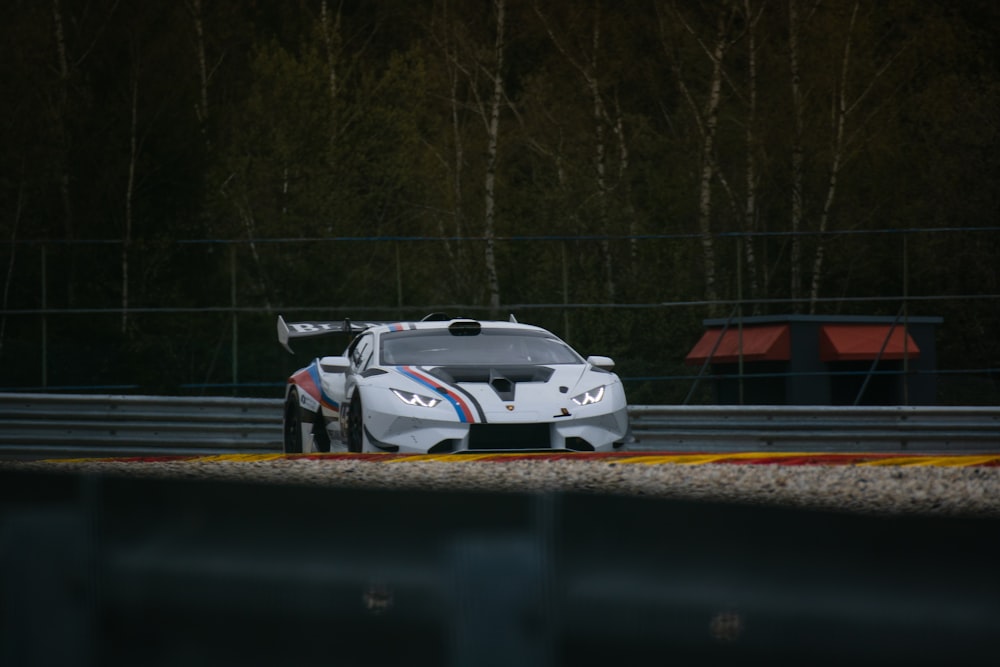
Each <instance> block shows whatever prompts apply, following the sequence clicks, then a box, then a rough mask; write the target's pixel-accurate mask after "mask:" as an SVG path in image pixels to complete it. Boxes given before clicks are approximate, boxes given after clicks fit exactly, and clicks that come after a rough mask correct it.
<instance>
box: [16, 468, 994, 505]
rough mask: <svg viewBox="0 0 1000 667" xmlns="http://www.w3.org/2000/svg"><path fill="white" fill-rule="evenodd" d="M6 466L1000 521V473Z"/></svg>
mask: <svg viewBox="0 0 1000 667" xmlns="http://www.w3.org/2000/svg"><path fill="white" fill-rule="evenodd" d="M0 467H2V468H16V469H26V470H44V471H47V472H52V471H63V472H67V473H70V472H73V473H81V472H85V473H98V474H105V475H126V476H132V477H137V476H153V477H161V478H178V479H188V480H190V479H206V480H209V479H210V480H231V481H241V482H251V483H280V484H306V485H320V486H329V487H340V488H386V489H412V490H425V491H449V490H462V491H484V492H519V493H523V492H573V493H591V494H620V495H630V496H640V497H650V498H676V499H686V500H705V501H720V502H734V503H740V504H758V505H775V506H791V507H804V508H812V509H823V510H833V511H843V512H856V513H868V514H888V515H901V514H918V515H943V516H989V517H1000V467H978V466H960V467H955V466H949V467H939V466H898V465H891V466H877V465H857V464H854V465H795V466H786V465H774V464H748V465H739V464H724V463H723V464H700V465H691V464H677V463H657V464H643V463H634V462H633V463H623V462H616V461H613V460H580V461H574V460H572V459H555V460H545V459H536V460H530V459H528V460H525V459H517V460H510V461H461V460H454V461H451V460H449V461H440V460H415V461H406V460H405V459H397V460H393V461H385V462H373V461H369V460H363V459H355V458H349V457H347V458H341V457H336V456H330V457H318V458H283V457H275V458H262V457H246V458H240V457H220V458H218V459H213V458H199V459H195V460H177V461H165V462H164V461H158V462H146V461H99V460H91V461H73V462H70V461H65V462H18V463H10V462H6V463H4V462H0Z"/></svg>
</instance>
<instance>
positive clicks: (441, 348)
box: [380, 329, 583, 366]
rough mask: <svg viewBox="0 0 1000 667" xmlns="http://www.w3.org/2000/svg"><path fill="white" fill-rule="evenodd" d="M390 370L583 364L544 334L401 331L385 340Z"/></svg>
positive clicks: (384, 352)
mask: <svg viewBox="0 0 1000 667" xmlns="http://www.w3.org/2000/svg"><path fill="white" fill-rule="evenodd" d="M380 346H381V355H382V363H383V364H385V365H387V366H405V365H411V364H412V365H422V366H446V365H469V364H474V365H483V364H490V365H508V364H509V365H517V364H580V363H583V360H582V359H581V358H580V355H578V354H577V353H576V352H574V351H573V350H572V348H570V347H569V346H568V345H567V344H566V343H564V342H563V341H561V340H559V339H558V338H556V337H555V336H553V335H551V334H546V333H542V332H537V333H536V332H524V331H498V330H490V329H483V330H482V332H481V333H480V334H479V335H478V336H453V335H451V334H450V333H448V331H446V330H440V331H438V330H434V331H398V332H392V333H386V334H383V335H382V338H381V343H380Z"/></svg>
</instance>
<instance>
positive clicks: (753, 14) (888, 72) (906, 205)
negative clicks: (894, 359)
mask: <svg viewBox="0 0 1000 667" xmlns="http://www.w3.org/2000/svg"><path fill="white" fill-rule="evenodd" d="M2 13H3V21H2V22H0V35H2V40H3V41H2V44H3V54H4V57H3V58H2V59H0V86H2V90H0V164H2V171H0V281H2V290H3V291H2V310H3V315H2V320H0V388H3V389H7V390H11V389H14V390H16V389H22V390H23V389H31V388H39V387H41V388H46V389H48V388H60V387H61V388H72V387H78V388H80V387H82V388H87V387H91V388H99V387H104V388H107V387H123V388H125V389H127V390H129V391H133V390H134V391H144V392H164V393H173V392H183V391H198V392H202V393H230V392H236V393H242V394H248V395H249V394H259V395H278V393H279V392H280V389H276V388H275V387H276V386H280V383H281V381H282V376H283V375H284V374H286V373H287V372H288V371H289V370H290V369H294V368H295V367H296V366H298V365H301V364H302V362H303V361H304V360H305V359H307V358H308V354H309V350H308V349H306V350H304V352H303V353H302V354H300V355H298V356H297V357H294V358H292V357H288V356H287V355H286V354H285V353H284V352H283V351H282V350H281V349H280V348H279V347H278V345H277V344H276V342H275V338H274V319H275V315H276V314H277V313H283V314H285V315H286V317H288V318H289V319H294V318H295V317H301V318H303V319H320V318H327V317H329V318H341V317H345V316H350V317H353V318H355V319H364V318H373V319H376V318H378V319H381V318H397V317H398V318H403V317H419V316H421V315H423V314H425V313H426V312H427V311H428V310H430V309H433V308H438V307H448V308H450V309H453V310H458V311H461V312H456V313H454V314H461V315H468V316H475V317H490V316H498V317H502V318H506V316H507V314H508V311H510V310H514V311H515V314H516V315H517V316H518V317H519V319H521V320H522V321H529V322H534V323H537V324H541V325H543V326H547V327H549V328H551V329H553V330H554V331H556V332H557V333H560V334H562V335H564V337H566V338H567V339H568V340H569V341H570V342H571V343H572V344H574V346H576V347H577V348H578V349H580V350H581V352H583V353H585V354H586V353H599V354H609V355H612V356H614V357H615V358H616V360H617V361H618V362H619V370H620V371H621V373H622V375H623V376H625V377H628V378H631V380H630V383H631V384H630V385H629V390H630V392H632V395H631V398H632V399H633V402H672V401H674V400H676V399H677V396H678V395H680V396H683V395H684V392H685V391H686V390H687V386H688V385H689V384H690V383H681V384H680V385H677V384H671V383H669V382H667V383H664V382H661V381H658V380H657V378H660V380H662V379H664V378H670V377H677V376H683V375H685V374H691V373H693V372H694V370H693V369H690V368H688V367H685V366H684V365H683V363H682V362H683V357H684V355H685V354H686V353H687V351H688V350H689V349H690V347H691V346H692V345H693V344H694V342H695V341H696V340H697V338H698V336H699V335H700V333H701V331H702V324H701V322H702V320H703V319H704V318H706V317H719V316H721V317H725V316H729V315H732V314H733V313H734V312H737V311H734V309H733V308H734V304H735V302H737V301H739V302H740V303H741V304H742V305H741V308H740V310H739V312H740V313H742V314H744V315H754V314H779V313H817V314H862V315H886V316H896V315H898V314H899V313H900V312H904V310H903V304H904V303H905V304H906V305H905V312H906V313H907V314H908V315H935V316H941V317H943V318H944V323H943V325H942V326H941V328H940V330H939V340H938V354H939V366H940V367H941V368H942V369H945V370H949V371H954V370H965V371H970V373H968V374H960V375H957V376H953V377H951V376H949V378H945V380H946V381H945V382H944V383H943V386H944V387H945V389H946V393H945V395H944V400H945V402H982V401H983V400H987V401H993V400H996V389H995V383H994V382H993V381H991V373H990V370H991V369H992V371H993V377H994V378H995V377H996V369H997V368H998V367H1000V342H998V336H997V332H998V331H1000V296H998V295H1000V285H998V281H1000V277H998V276H1000V271H998V268H997V267H998V264H1000V233H998V229H1000V228H998V226H997V225H998V210H1000V207H998V198H1000V187H998V185H1000V140H998V127H997V125H998V120H1000V113H998V109H1000V59H998V58H1000V43H998V42H1000V3H997V2H995V1H994V0H885V1H880V2H868V1H866V2H852V1H849V0H714V1H708V0H705V1H696V0H683V1H682V0H643V1H639V0H626V1H615V2H612V1H611V0H603V1H601V0H581V1H577V2H542V1H541V0H537V1H536V0H493V1H492V2H490V1H481V2H471V1H462V2H459V1H452V2H448V1H446V0H427V1H424V2H413V1H412V0H378V1H375V0H343V1H341V2H337V1H334V0H327V1H321V0H298V1H291V0H290V1H272V2H267V1H263V0H261V1H256V2H254V1H245V0H243V1H238V0H184V1H181V0H143V1H142V2H137V1H128V0H48V1H44V2H42V1H37V0H8V2H6V3H5V5H4V9H3V10H2ZM903 297H907V300H906V301H905V302H904V300H903ZM563 304H568V305H563ZM340 344H341V343H336V344H335V345H334V346H335V347H336V346H339V345H340ZM328 345H329V344H328ZM327 349H329V346H328V347H327ZM991 392H992V393H991Z"/></svg>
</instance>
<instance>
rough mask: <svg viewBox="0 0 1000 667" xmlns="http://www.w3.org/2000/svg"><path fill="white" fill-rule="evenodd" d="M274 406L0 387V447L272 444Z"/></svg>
mask: <svg viewBox="0 0 1000 667" xmlns="http://www.w3.org/2000/svg"><path fill="white" fill-rule="evenodd" d="M280 406H281V402H280V401H279V400H275V399H255V398H225V397H176V396H169V397H167V396H124V395H75V394H0V454H8V455H44V456H51V457H56V456H58V457H66V456H74V455H79V456H115V455H142V454H164V453H171V454H213V453H218V454H223V453H229V452H236V451H239V452H253V451H275V450H280V449H281V407H280Z"/></svg>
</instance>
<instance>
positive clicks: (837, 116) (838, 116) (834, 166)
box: [809, 2, 858, 313]
mask: <svg viewBox="0 0 1000 667" xmlns="http://www.w3.org/2000/svg"><path fill="white" fill-rule="evenodd" d="M857 16H858V3H857V2H855V3H854V9H853V10H852V11H851V22H850V24H849V25H848V28H847V39H846V40H845V42H844V55H843V57H842V58H841V61H840V81H839V82H838V89H839V90H838V91H837V93H836V95H835V96H834V101H833V113H832V117H833V125H834V127H833V141H832V142H831V143H832V145H831V153H832V154H831V157H830V174H829V179H828V181H827V186H826V198H825V199H824V200H823V211H822V213H821V214H820V218H819V229H818V231H819V234H818V236H817V239H816V255H815V257H814V258H813V267H812V285H811V286H810V289H809V312H810V313H815V312H816V303H817V301H818V299H819V290H820V283H821V281H822V277H823V255H824V252H825V248H826V242H825V241H824V239H823V235H824V234H825V233H826V230H827V228H828V227H829V224H830V211H831V210H832V208H833V201H834V197H835V196H836V193H837V179H838V177H839V175H840V168H841V165H842V164H843V159H844V128H845V125H846V123H847V112H848V111H847V93H846V89H847V74H848V70H849V68H850V63H851V43H852V41H853V39H854V24H855V21H856V19H857Z"/></svg>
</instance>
